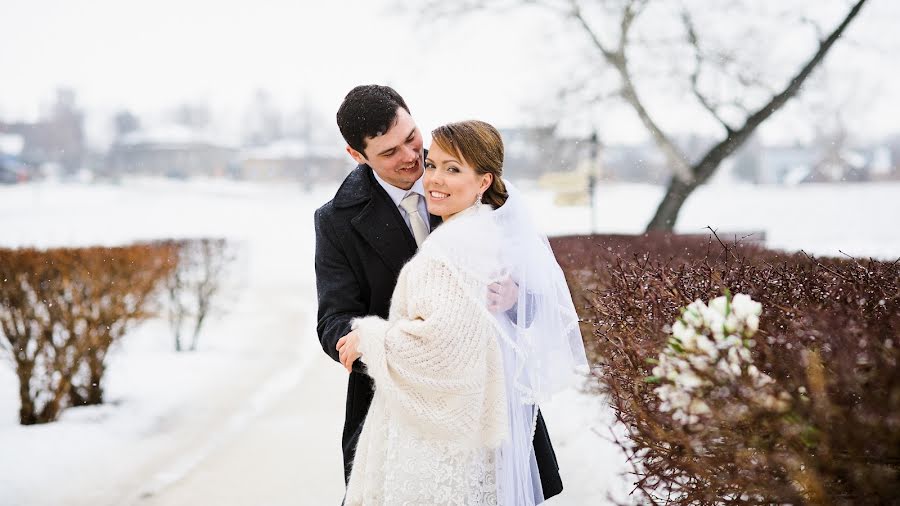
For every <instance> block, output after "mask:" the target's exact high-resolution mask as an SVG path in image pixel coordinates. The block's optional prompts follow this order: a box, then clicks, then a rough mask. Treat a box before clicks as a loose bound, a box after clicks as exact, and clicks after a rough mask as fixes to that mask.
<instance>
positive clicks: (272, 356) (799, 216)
mask: <svg viewBox="0 0 900 506" xmlns="http://www.w3.org/2000/svg"><path fill="white" fill-rule="evenodd" d="M520 186H521V187H522V188H523V189H524V190H525V191H526V193H527V194H528V197H529V199H530V201H531V202H532V204H533V206H534V208H535V210H536V214H537V216H538V219H539V221H540V223H541V224H542V226H543V227H544V228H545V230H546V231H547V232H548V233H550V234H551V235H559V234H567V233H585V232H587V231H588V228H589V227H588V223H589V221H590V220H589V210H588V209H587V208H584V207H572V208H558V207H556V206H554V205H553V195H552V194H551V193H549V192H545V191H541V190H538V189H536V188H534V186H533V185H530V184H528V183H527V182H523V183H522V184H520ZM334 190H335V186H326V187H320V188H316V189H315V190H313V191H312V192H311V193H306V192H304V191H303V190H302V189H301V188H300V187H299V186H297V185H292V184H278V185H274V184H249V183H244V184H238V183H232V182H224V181H193V182H187V183H185V182H170V181H160V180H133V181H127V182H125V183H123V184H121V185H90V186H88V185H76V184H66V185H63V184H49V183H47V184H31V185H20V186H12V187H0V231H2V233H0V246H6V247H16V246H38V247H51V246H63V245H65V246H69V245H88V244H105V245H115V244H123V243H128V242H131V241H135V240H141V239H154V238H163V237H200V236H223V237H227V238H229V239H232V240H233V241H235V242H237V243H238V244H240V245H241V252H242V254H241V256H240V260H239V261H238V262H237V264H236V269H235V276H234V278H233V280H232V289H231V291H230V294H229V298H228V309H229V312H228V313H226V314H225V315H224V316H222V317H220V318H218V319H216V320H213V321H211V322H210V324H209V326H208V328H207V329H206V330H205V332H204V334H203V336H202V337H201V342H200V345H201V349H200V351H199V352H197V353H183V354H177V353H175V352H174V351H172V348H173V345H172V342H171V339H170V337H169V333H168V330H167V328H166V326H165V324H164V323H163V322H160V321H151V322H148V323H147V324H145V325H143V326H142V327H140V328H138V329H136V330H135V331H134V332H133V333H131V334H129V335H127V336H126V337H125V339H123V341H122V342H121V343H119V345H117V347H116V348H115V349H114V351H113V353H112V354H111V355H110V357H109V371H108V376H107V378H106V384H105V385H106V392H107V399H108V401H109V403H108V404H107V405H104V406H99V407H91V408H77V409H71V410H68V411H67V412H65V413H64V415H63V417H62V420H61V421H60V422H58V423H54V424H48V425H43V426H33V427H21V426H19V425H18V424H17V411H18V397H17V383H16V378H15V375H14V374H13V372H12V369H11V367H10V366H9V364H7V363H5V362H4V363H0V504H3V505H26V504H27V505H29V506H30V505H56V504H67V505H70V504H71V505H80V504H85V505H87V504H92V505H93V504H99V505H105V504H108V505H120V504H141V505H148V506H150V505H174V504H198V503H201V504H202V503H209V502H214V503H215V504H251V503H255V504H273V505H274V504H327V503H333V504H337V503H338V501H339V500H340V496H341V494H342V490H343V482H342V479H341V478H342V470H341V467H340V448H339V441H340V431H341V424H342V420H343V411H342V408H343V398H344V390H345V386H344V385H345V384H344V381H345V379H344V375H343V374H344V373H343V372H342V370H341V369H340V366H339V365H337V364H335V363H333V362H331V361H330V360H329V359H327V358H326V357H325V356H324V355H323V354H322V352H321V350H320V348H319V344H318V341H317V340H316V339H315V336H314V333H315V330H314V329H315V285H314V273H313V268H312V264H313V262H312V256H313V250H314V244H313V242H314V240H313V230H312V211H313V210H314V209H315V208H316V207H318V206H319V205H321V204H322V203H324V202H325V201H327V200H328V199H329V198H330V197H331V195H332V194H333V192H334ZM661 195H662V190H661V189H660V188H658V187H654V186H649V185H633V184H616V185H604V186H602V187H601V188H599V189H598V192H597V197H598V202H599V206H598V213H597V223H598V230H599V231H603V232H625V233H634V232H639V231H641V230H642V228H643V226H644V224H645V223H646V222H647V221H648V220H649V218H650V216H651V214H652V212H653V211H654V209H655V205H656V203H657V202H658V199H659V198H660V197H661ZM898 216H900V185H898V184H895V183H894V184H862V185H857V184H854V185H843V186H829V185H809V186H803V187H796V188H775V187H756V186H707V187H704V188H702V189H701V190H699V191H698V192H696V194H695V195H693V196H692V197H691V198H690V199H689V200H688V202H687V204H686V205H685V207H684V209H683V211H682V214H681V216H680V219H679V222H678V230H679V231H682V232H702V230H703V228H704V227H706V226H707V225H710V226H712V227H713V228H718V229H720V230H727V231H757V230H763V231H765V232H766V234H767V239H768V240H767V244H768V245H769V246H773V247H778V248H785V249H800V248H803V249H805V250H807V251H809V252H812V253H816V254H825V255H837V254H839V253H838V250H842V251H844V252H846V253H848V254H851V255H858V256H866V255H872V256H876V257H881V258H888V259H893V258H896V257H898V256H900V232H898V229H897V226H896V221H897V217H898ZM543 412H544V415H545V418H546V420H547V424H548V428H549V430H550V432H551V436H552V437H553V441H554V444H555V446H556V450H557V456H558V457H559V461H560V467H561V472H562V474H563V480H564V482H565V484H566V492H565V493H564V494H563V495H562V496H560V497H558V498H556V499H554V500H553V501H551V503H552V504H556V505H576V504H588V503H590V504H599V503H604V502H606V497H607V495H608V494H613V495H614V496H616V497H620V498H622V497H624V494H625V493H627V490H628V487H627V480H626V479H624V478H622V477H621V476H620V473H621V472H622V471H623V470H624V468H623V462H622V457H621V455H620V454H619V452H618V450H617V449H616V448H615V447H614V446H613V445H612V444H611V443H609V442H608V441H607V440H606V439H605V438H606V437H608V435H609V432H610V430H611V423H612V421H611V420H612V419H611V414H610V412H609V410H608V408H606V406H604V404H603V402H602V400H601V399H598V398H596V397H592V396H589V395H586V394H583V393H580V392H578V391H575V390H573V391H570V392H566V393H565V394H563V395H560V396H559V398H557V399H554V401H553V402H552V403H551V404H549V405H547V406H544V408H543ZM254 498H256V499H259V500H258V501H255V500H254Z"/></svg>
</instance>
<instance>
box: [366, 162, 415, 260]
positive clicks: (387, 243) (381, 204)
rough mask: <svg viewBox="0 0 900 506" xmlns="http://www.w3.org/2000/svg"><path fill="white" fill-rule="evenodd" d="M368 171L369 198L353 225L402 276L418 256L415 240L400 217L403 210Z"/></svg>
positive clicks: (367, 170) (367, 169)
mask: <svg viewBox="0 0 900 506" xmlns="http://www.w3.org/2000/svg"><path fill="white" fill-rule="evenodd" d="M365 169H366V174H365V175H366V180H367V182H368V185H367V186H368V193H369V199H368V202H367V203H366V205H365V206H363V208H362V210H361V211H360V212H359V214H357V215H356V216H354V217H353V218H352V219H351V220H350V224H351V225H352V226H353V228H354V229H355V230H356V232H357V233H359V235H360V236H361V237H362V238H363V239H364V240H365V241H366V242H367V243H369V245H370V246H371V247H372V249H373V250H375V252H376V253H378V256H380V257H381V259H382V260H383V261H384V263H385V264H386V265H387V266H388V267H390V268H391V269H392V270H393V271H394V272H396V273H399V272H400V269H401V268H402V267H403V264H405V263H406V261H407V260H409V259H410V258H411V257H412V256H413V255H414V254H415V252H416V241H415V239H414V238H413V236H412V232H410V231H409V228H407V227H406V223H405V222H404V221H403V217H402V216H400V210H399V209H397V206H395V205H394V203H393V201H392V200H391V199H390V197H388V195H387V193H385V191H384V189H383V188H381V186H379V185H378V182H377V181H375V179H374V177H372V175H371V173H370V171H371V169H369V168H368V167H365Z"/></svg>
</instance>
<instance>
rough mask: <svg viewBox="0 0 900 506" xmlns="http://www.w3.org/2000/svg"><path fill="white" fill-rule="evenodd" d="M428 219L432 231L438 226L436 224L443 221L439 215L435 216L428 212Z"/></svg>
mask: <svg viewBox="0 0 900 506" xmlns="http://www.w3.org/2000/svg"><path fill="white" fill-rule="evenodd" d="M428 221H430V222H431V231H432V232H434V229H436V228H438V226H439V225H440V224H441V223H443V222H444V220H442V219H441V217H440V216H435V215H433V214H430V213H429V214H428Z"/></svg>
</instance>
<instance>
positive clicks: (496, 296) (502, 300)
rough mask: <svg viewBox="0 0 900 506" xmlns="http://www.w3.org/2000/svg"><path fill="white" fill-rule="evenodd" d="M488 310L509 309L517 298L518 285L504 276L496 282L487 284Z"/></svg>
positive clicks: (497, 311)
mask: <svg viewBox="0 0 900 506" xmlns="http://www.w3.org/2000/svg"><path fill="white" fill-rule="evenodd" d="M487 299H488V311H490V312H492V313H502V312H506V311H509V310H510V309H512V308H513V306H515V305H516V301H518V300H519V285H517V284H516V282H515V281H513V280H512V278H511V277H509V276H506V277H505V278H503V279H502V280H500V281H499V282H496V283H491V284H490V285H488V294H487Z"/></svg>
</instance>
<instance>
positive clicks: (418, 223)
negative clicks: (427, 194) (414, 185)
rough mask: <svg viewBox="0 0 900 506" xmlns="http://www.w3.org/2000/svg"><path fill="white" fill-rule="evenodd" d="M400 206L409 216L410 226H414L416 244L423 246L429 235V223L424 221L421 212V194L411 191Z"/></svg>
mask: <svg viewBox="0 0 900 506" xmlns="http://www.w3.org/2000/svg"><path fill="white" fill-rule="evenodd" d="M400 207H401V208H403V210H404V211H406V215H407V216H409V226H410V228H412V233H413V237H414V238H415V239H416V246H421V245H422V243H423V242H424V241H425V238H426V237H428V225H425V222H424V221H422V215H420V214H419V194H418V193H410V194H409V195H407V196H406V197H404V198H403V200H402V201H401V202H400Z"/></svg>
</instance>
